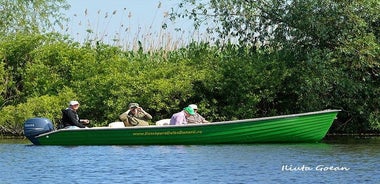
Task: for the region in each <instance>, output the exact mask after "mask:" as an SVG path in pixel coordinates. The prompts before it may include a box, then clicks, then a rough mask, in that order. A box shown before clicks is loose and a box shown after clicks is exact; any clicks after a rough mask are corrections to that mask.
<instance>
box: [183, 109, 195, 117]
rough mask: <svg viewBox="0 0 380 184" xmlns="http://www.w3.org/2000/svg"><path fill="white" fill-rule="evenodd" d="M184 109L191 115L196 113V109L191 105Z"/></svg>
mask: <svg viewBox="0 0 380 184" xmlns="http://www.w3.org/2000/svg"><path fill="white" fill-rule="evenodd" d="M183 110H185V111H186V112H187V113H189V114H190V115H194V114H195V112H194V109H193V108H191V107H185V108H183Z"/></svg>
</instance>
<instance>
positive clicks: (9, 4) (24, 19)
mask: <svg viewBox="0 0 380 184" xmlns="http://www.w3.org/2000/svg"><path fill="white" fill-rule="evenodd" d="M69 7H70V6H69V5H68V4H67V3H66V0H33V1H31V0H3V1H2V2H1V5H0V36H6V35H9V34H12V33H16V32H24V33H31V32H38V33H39V32H42V33H44V32H47V31H49V30H51V29H52V28H54V26H57V25H58V26H61V27H62V23H63V22H64V21H66V20H67V18H66V17H65V15H64V14H63V13H62V12H61V10H62V9H63V10H67V9H68V8H69Z"/></svg>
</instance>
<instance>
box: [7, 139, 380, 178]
mask: <svg viewBox="0 0 380 184" xmlns="http://www.w3.org/2000/svg"><path fill="white" fill-rule="evenodd" d="M379 150H380V137H369V138H360V139H359V138H355V137H349V138H347V137H345V138H332V139H325V140H324V141H323V142H322V143H312V144H243V145H194V146H181V145H179V146H70V147H68V146H34V145H31V143H30V142H28V141H26V140H0V176H1V177H0V178H1V180H0V183H1V184H8V183H9V184H11V183H12V184H13V183H49V184H50V183H54V184H59V183H95V184H96V183H107V184H108V183H208V184H212V183H223V184H224V183H330V182H334V183H378V182H379V181H380V167H379V166H380V151H379Z"/></svg>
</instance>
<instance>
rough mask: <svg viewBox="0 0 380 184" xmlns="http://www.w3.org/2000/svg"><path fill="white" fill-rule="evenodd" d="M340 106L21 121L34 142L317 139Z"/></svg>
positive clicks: (183, 142)
mask: <svg viewBox="0 0 380 184" xmlns="http://www.w3.org/2000/svg"><path fill="white" fill-rule="evenodd" d="M339 111H340V110H323V111H317V112H308V113H301V114H291V115H283V116H273V117H264V118H254V119H244V120H236V121H223V122H214V123H207V124H188V125H166V126H157V125H151V126H135V127H121V128H115V127H94V128H81V129H59V130H55V129H54V128H53V124H52V123H51V121H50V120H49V119H46V118H31V119H28V120H27V121H25V123H24V133H25V136H26V137H27V138H28V139H29V140H30V141H31V142H32V143H33V144H35V145H195V144H247V143H295V142H318V141H321V140H322V139H323V137H324V136H325V135H326V133H327V131H328V130H329V128H330V127H331V125H332V123H333V121H334V119H336V116H337V114H338V112H339Z"/></svg>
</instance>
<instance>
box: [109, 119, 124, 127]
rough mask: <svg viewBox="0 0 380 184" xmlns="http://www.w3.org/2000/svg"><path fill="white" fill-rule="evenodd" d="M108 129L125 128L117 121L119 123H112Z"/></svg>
mask: <svg viewBox="0 0 380 184" xmlns="http://www.w3.org/2000/svg"><path fill="white" fill-rule="evenodd" d="M108 127H111V128H123V127H125V126H124V123H123V122H121V121H117V122H112V123H110V124H108Z"/></svg>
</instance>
